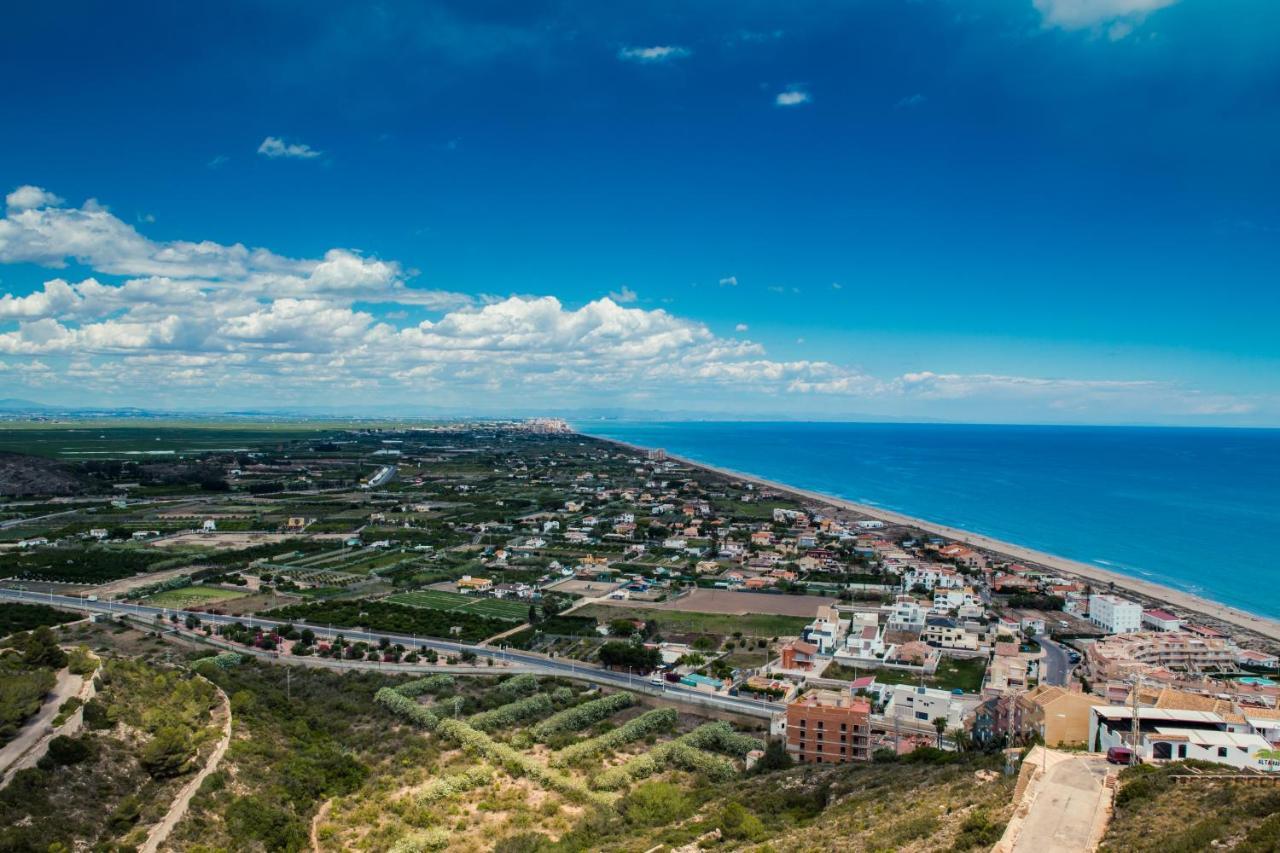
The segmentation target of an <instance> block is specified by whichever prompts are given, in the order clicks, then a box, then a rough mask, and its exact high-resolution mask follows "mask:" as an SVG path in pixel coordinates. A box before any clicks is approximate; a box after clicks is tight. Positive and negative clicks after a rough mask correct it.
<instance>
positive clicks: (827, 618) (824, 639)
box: [801, 605, 848, 655]
mask: <svg viewBox="0 0 1280 853" xmlns="http://www.w3.org/2000/svg"><path fill="white" fill-rule="evenodd" d="M847 631H848V625H847V624H846V622H845V620H843V619H841V618H840V613H839V612H838V611H837V610H836V609H835V608H834V607H831V606H830V605H824V606H822V607H819V608H818V615H817V617H816V618H815V619H814V620H813V621H812V622H810V623H809V624H808V625H806V626H805V628H804V630H803V631H802V632H801V636H802V637H803V639H805V640H807V641H808V642H810V643H813V644H814V645H816V646H817V647H818V654H823V655H829V654H833V653H834V652H835V650H836V646H837V645H838V644H839V643H840V641H841V640H843V639H844V636H845V633H846V632H847Z"/></svg>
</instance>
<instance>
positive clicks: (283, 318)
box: [0, 188, 1253, 418]
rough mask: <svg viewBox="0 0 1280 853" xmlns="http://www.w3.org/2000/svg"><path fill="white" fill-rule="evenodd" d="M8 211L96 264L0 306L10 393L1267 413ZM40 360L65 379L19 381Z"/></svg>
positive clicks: (1187, 396) (1, 352) (51, 244)
mask: <svg viewBox="0 0 1280 853" xmlns="http://www.w3.org/2000/svg"><path fill="white" fill-rule="evenodd" d="M15 195H16V196H17V198H16V203H14V196H15ZM7 201H8V207H7V215H6V216H5V217H4V218H3V219H0V262H29V263H38V264H43V265H45V266H49V267H55V268H56V267H61V266H65V265H66V264H67V263H68V261H72V260H74V261H75V262H77V263H79V264H83V265H85V266H87V267H89V268H90V269H91V270H92V275H89V276H88V277H86V278H83V279H81V280H79V281H75V280H70V279H68V278H64V277H58V278H50V279H49V280H48V281H46V282H45V283H44V284H43V286H42V287H40V288H38V289H36V290H34V291H31V292H27V293H21V294H19V293H0V373H3V376H4V377H5V382H8V383H9V384H13V383H18V384H21V383H23V382H27V381H28V379H30V381H32V382H36V381H38V382H39V383H41V387H45V386H48V385H49V384H50V383H55V384H56V383H59V382H62V383H77V384H81V385H82V384H83V383H85V382H88V381H92V382H93V384H94V385H95V386H96V387H112V388H118V389H121V393H126V392H128V393H132V394H133V395H134V397H133V399H135V400H138V401H145V400H148V399H153V396H154V394H155V392H156V390H157V389H164V390H167V391H169V392H172V393H173V394H175V395H178V396H181V395H184V394H185V395H188V397H189V399H190V401H191V402H201V403H205V402H208V401H209V400H210V399H213V398H214V397H213V395H219V394H224V395H226V396H227V397H228V398H233V399H237V400H243V399H246V398H253V399H257V400H260V401H272V400H281V399H283V398H286V397H291V398H292V399H297V400H307V399H309V396H308V395H325V396H326V398H331V397H332V395H333V394H334V389H338V388H340V389H343V393H350V392H351V391H353V390H361V391H365V392H368V393H373V392H375V391H376V392H385V393H388V394H389V395H391V398H392V399H394V398H396V397H399V398H401V399H403V398H405V397H406V396H409V397H412V395H414V394H416V393H421V392H422V391H424V390H426V389H430V391H431V392H432V394H435V395H439V394H455V395H457V396H458V397H460V398H462V399H471V400H475V399H481V398H483V399H501V398H502V395H504V394H508V395H515V396H518V398H519V399H520V400H521V401H522V402H524V403H526V404H527V403H529V402H534V401H538V400H542V399H554V398H556V397H557V396H559V397H563V396H566V395H567V396H575V395H576V396H579V397H582V396H587V397H589V398H590V399H600V398H603V397H604V396H607V395H619V396H622V395H648V396H649V397H650V398H652V397H654V396H657V395H664V394H670V395H672V398H673V399H680V398H682V397H697V398H699V399H701V398H703V397H704V396H707V395H709V394H712V393H720V394H723V395H725V396H726V397H729V398H733V399H737V398H738V397H739V396H740V395H741V394H744V393H750V394H760V395H768V396H771V397H777V396H779V395H792V397H793V399H796V400H812V399H815V398H818V397H823V398H826V399H827V400H829V401H834V402H835V404H837V405H838V401H840V400H841V399H846V398H847V399H851V398H857V399H859V400H860V401H866V400H874V401H881V402H883V403H885V404H886V405H891V404H893V402H894V401H906V402H910V401H932V402H931V405H935V406H943V407H945V406H946V405H947V404H949V403H950V402H951V401H956V400H961V399H973V400H981V401H995V402H997V403H998V402H999V401H1003V400H1014V401H1026V402H1028V403H1029V404H1031V405H1036V406H1040V407H1041V408H1042V409H1045V410H1056V411H1072V410H1075V409H1077V408H1081V407H1084V408H1088V407H1090V406H1094V407H1099V406H1101V407H1106V410H1108V411H1111V410H1114V409H1115V408H1117V407H1121V406H1129V407H1130V408H1133V409H1134V410H1135V411H1137V410H1138V408H1137V407H1141V411H1150V412H1160V411H1172V412H1177V413H1180V414H1185V415H1187V416H1195V417H1210V418H1212V417H1232V416H1238V415H1241V414H1245V413H1247V412H1249V411H1252V408H1251V407H1252V406H1253V403H1252V402H1251V401H1248V400H1241V399H1238V398H1234V397H1232V396H1230V395H1211V394H1200V393H1197V392H1195V391H1188V390H1185V389H1181V388H1177V387H1174V386H1170V385H1167V384H1162V383H1155V382H1143V381H1119V380H1088V379H1073V378H1039V377H1022V376H1011V375H1003V374H997V373H986V374H984V373H975V374H957V373H948V372H945V371H942V370H938V371H929V370H921V371H917V372H912V373H905V374H902V375H900V376H896V377H889V378H879V377H876V376H872V375H869V374H867V373H865V372H863V371H862V370H859V369H857V368H854V367H851V366H848V365H843V364H839V363H836V362H832V361H825V360H817V359H815V360H791V361H784V360H780V359H776V358H772V357H770V355H769V354H768V352H767V351H766V350H765V348H764V347H763V346H762V345H761V344H759V343H757V342H755V341H751V340H748V339H746V338H745V337H743V335H744V334H745V333H746V332H748V326H747V324H746V323H738V324H736V325H735V326H734V334H733V335H729V336H721V335H718V334H716V333H714V332H712V331H711V329H710V328H709V327H708V326H707V325H706V324H705V323H702V322H700V321H698V320H695V319H691V318H688V317H682V316H678V315H676V314H672V313H670V312H668V311H665V310H662V309H654V310H649V309H645V308H640V307H637V306H636V305H635V303H636V302H637V299H636V294H635V293H634V291H632V290H631V289H630V288H629V287H622V288H620V289H619V290H618V291H617V292H615V293H611V294H610V295H609V296H606V297H603V298H600V299H596V300H594V301H591V302H587V303H586V304H583V305H577V306H573V305H566V304H564V303H562V302H561V301H560V300H559V299H557V298H555V297H554V296H509V297H505V298H504V297H495V296H483V297H472V296H469V295H467V294H462V293H454V292H450V291H441V290H425V289H419V288H414V287H410V286H409V284H408V283H407V282H408V280H409V279H410V278H411V277H412V273H411V272H408V271H406V270H404V269H403V267H402V266H401V265H400V264H398V263H397V262H395V261H392V260H386V259H382V258H377V257H372V256H369V255H366V254H363V253H361V252H358V251H355V250H352V249H345V248H334V249H330V250H329V251H327V252H325V253H324V254H323V255H322V256H321V257H319V258H290V257H286V256H283V255H279V254H276V253H274V252H271V251H269V250H266V249H250V248H247V247H245V246H243V245H241V244H238V243H237V244H231V245H225V244H220V243H215V242H211V241H167V242H166V241H155V240H151V239H150V238H148V237H146V236H145V235H143V234H141V233H140V232H139V231H137V230H136V229H135V228H134V227H133V226H132V225H129V224H128V223H125V222H122V221H121V220H120V219H118V218H117V217H115V216H114V215H113V214H111V213H110V211H108V210H107V209H106V208H104V207H103V206H101V205H99V204H97V203H92V202H86V203H85V204H84V205H82V206H81V207H79V208H74V207H63V206H62V205H63V202H62V201H61V200H60V199H58V198H57V197H56V196H54V195H53V194H52V193H48V192H47V191H44V190H40V189H38V188H32V189H31V190H30V191H28V190H27V188H20V190H16V191H15V192H14V193H10V194H9V198H8V199H7ZM720 283H721V284H723V285H726V286H732V285H734V284H736V283H737V279H736V277H734V276H727V277H725V278H724V279H722V280H721V282H720ZM833 286H834V285H833ZM803 342H804V341H803V338H802V339H799V340H798V341H797V344H803ZM37 358H38V359H40V361H39V362H38V363H39V364H42V365H45V366H48V365H50V364H56V365H57V367H56V369H53V370H39V371H37V370H34V369H26V368H23V367H22V365H24V364H35V363H37V362H36V361H35V359H37ZM10 359H12V360H10ZM0 384H3V383H0ZM860 405H861V402H860Z"/></svg>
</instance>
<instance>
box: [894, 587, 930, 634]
mask: <svg viewBox="0 0 1280 853" xmlns="http://www.w3.org/2000/svg"><path fill="white" fill-rule="evenodd" d="M925 615H926V614H925V609H924V608H923V607H921V606H920V603H919V602H918V601H916V600H915V599H914V598H911V597H910V596H907V595H900V596H898V598H897V600H896V601H894V603H893V605H892V606H891V607H890V608H889V618H888V620H887V621H888V628H889V630H890V631H920V630H922V629H923V628H924V620H925Z"/></svg>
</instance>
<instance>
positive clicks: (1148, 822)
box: [1101, 763, 1280, 853]
mask: <svg viewBox="0 0 1280 853" xmlns="http://www.w3.org/2000/svg"><path fill="white" fill-rule="evenodd" d="M1203 766H1204V768H1205V770H1206V771H1207V772H1218V773H1221V772H1222V771H1223V768H1222V767H1219V766H1215V765H1203ZM1179 772H1183V773H1185V772H1187V768H1186V765H1185V764H1182V763H1179V764H1174V765H1169V766H1167V767H1160V768H1156V767H1152V766H1149V765H1143V766H1140V767H1136V768H1134V769H1133V770H1126V771H1124V773H1123V774H1122V776H1121V787H1120V791H1119V792H1118V793H1117V795H1116V811H1115V815H1114V817H1113V818H1112V821H1111V825H1110V826H1109V827H1108V828H1107V834H1106V836H1105V838H1104V839H1103V844H1102V848H1101V849H1102V850H1105V851H1145V850H1151V851H1162V853H1183V851H1185V853H1192V851H1199V850H1208V849H1217V850H1237V851H1251V853H1252V851H1259V852H1260V851H1269V850H1277V849H1280V787H1277V786H1273V785H1265V786H1253V785H1240V784H1210V783H1201V782H1198V783H1191V784H1182V785H1178V784H1174V782H1173V781H1172V780H1171V779H1170V776H1172V775H1173V774H1175V773H1179Z"/></svg>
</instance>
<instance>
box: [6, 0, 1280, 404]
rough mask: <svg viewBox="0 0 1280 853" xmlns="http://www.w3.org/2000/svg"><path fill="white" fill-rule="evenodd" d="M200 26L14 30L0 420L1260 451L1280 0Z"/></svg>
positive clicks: (31, 20)
mask: <svg viewBox="0 0 1280 853" xmlns="http://www.w3.org/2000/svg"><path fill="white" fill-rule="evenodd" d="M193 5H194V4H154V5H152V6H151V7H150V8H148V7H147V5H146V4H133V5H132V6H131V7H128V8H111V9H108V8H104V7H101V5H100V4H91V3H83V4H79V3H46V4H37V5H32V4H23V5H21V6H20V7H17V8H15V9H11V10H8V12H7V14H6V27H5V32H4V33H3V34H0V48H2V49H0V72H2V73H3V79H4V80H5V81H6V85H5V86H4V88H3V90H2V91H0V105H3V107H4V110H5V114H6V116H7V117H8V119H9V120H8V121H7V122H6V123H5V131H6V132H5V133H3V134H0V192H3V193H5V194H8V199H7V203H6V215H5V218H4V219H3V220H0V294H4V296H3V298H0V395H3V396H13V397H22V398H27V399H37V400H42V401H50V402H58V403H67V402H86V403H97V404H133V405H152V406H158V405H164V406H172V407H177V408H184V407H223V408H243V407H248V406H269V405H276V406H285V405H290V406H292V405H336V404H342V405H360V404H364V403H366V402H373V401H376V402H377V403H378V404H379V405H391V406H403V407H404V410H405V411H406V412H408V411H411V410H414V409H415V408H419V409H420V408H422V407H427V406H443V407H449V408H453V409H458V410H473V411H476V412H485V413H499V412H503V411H512V412H517V411H518V412H520V413H525V412H528V411H533V410H536V411H545V412H548V413H554V412H558V411H573V410H577V409H581V408H584V407H618V408H626V409H631V410H636V411H642V412H643V411H679V412H706V413H712V414H714V413H736V414H745V415H761V416H764V415H776V416H786V417H815V418H830V417H860V416H886V417H905V418H940V419H950V420H966V421H975V420H976V421H1015V422H1046V421H1048V422H1089V423H1112V422H1119V423H1193V424H1222V425H1270V426H1274V425H1280V335H1277V334H1276V333H1275V319H1274V318H1275V316H1276V314H1277V310H1278V309H1280V295H1278V293H1280V288H1277V278H1278V274H1280V160H1278V158H1277V156H1276V151H1278V150H1280V109H1277V107H1280V51H1276V50H1275V49H1274V46H1275V44H1277V43H1278V42H1280V5H1277V4H1275V3H1274V2H1267V0H964V2H961V0H916V2H902V0H879V1H877V0H866V1H865V2H851V3H803V2H800V3H795V2H792V3H785V4H784V3H751V2H745V3H744V2H736V3H689V2H679V3H674V2H673V3H645V4H625V3H614V4H598V3H569V2H557V3H537V2H521V3H497V2H481V3H476V2H471V3H456V4H430V3H379V4H359V3H284V2H277V3H252V4H236V3H227V4H220V5H219V6H218V7H216V8H215V7H204V8H199V9H196V8H185V7H187V6H193ZM244 247H248V249H245V248H244ZM49 282H52V283H51V284H49ZM86 282H87V283H86ZM606 300H607V301H606Z"/></svg>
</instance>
